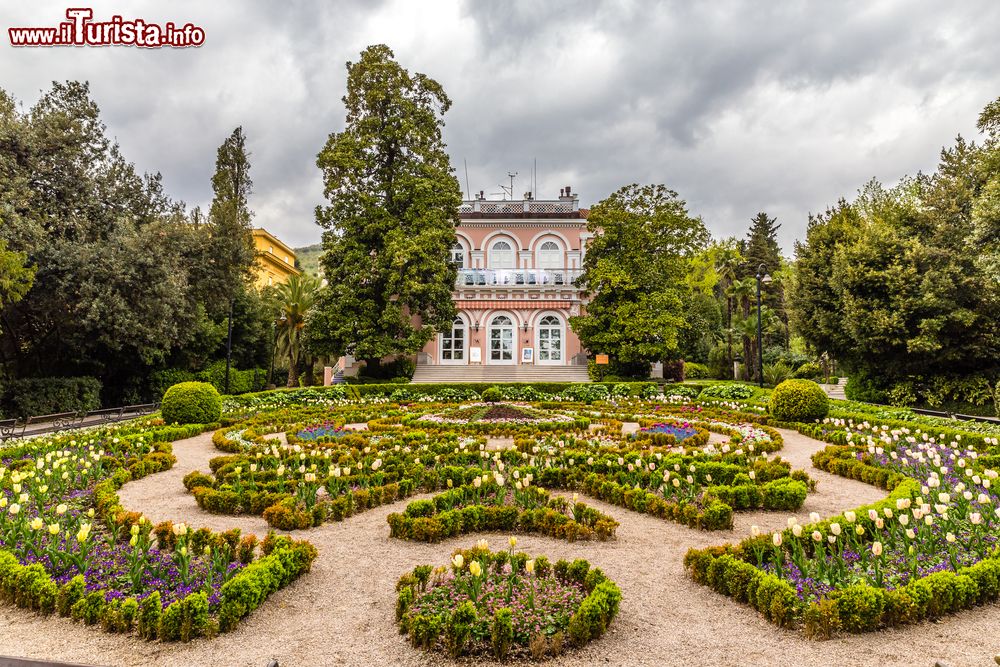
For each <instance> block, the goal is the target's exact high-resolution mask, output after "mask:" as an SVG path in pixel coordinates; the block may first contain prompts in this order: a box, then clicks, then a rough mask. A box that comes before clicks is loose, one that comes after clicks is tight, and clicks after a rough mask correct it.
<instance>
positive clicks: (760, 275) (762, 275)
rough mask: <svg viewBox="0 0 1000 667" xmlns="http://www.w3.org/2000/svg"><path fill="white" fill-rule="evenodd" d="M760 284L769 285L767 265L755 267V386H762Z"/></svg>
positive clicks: (762, 358) (762, 349) (762, 354)
mask: <svg viewBox="0 0 1000 667" xmlns="http://www.w3.org/2000/svg"><path fill="white" fill-rule="evenodd" d="M761 283H763V284H765V285H768V284H770V283H771V276H769V275H768V273H767V265H766V264H761V265H760V266H758V267H757V384H758V386H760V387H763V386H764V340H763V336H762V335H761V324H760V286H761Z"/></svg>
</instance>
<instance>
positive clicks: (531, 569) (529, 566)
mask: <svg viewBox="0 0 1000 667" xmlns="http://www.w3.org/2000/svg"><path fill="white" fill-rule="evenodd" d="M524 569H525V570H526V571H527V572H528V574H534V573H535V559H534V558H532V559H531V560H529V561H527V562H525V564H524Z"/></svg>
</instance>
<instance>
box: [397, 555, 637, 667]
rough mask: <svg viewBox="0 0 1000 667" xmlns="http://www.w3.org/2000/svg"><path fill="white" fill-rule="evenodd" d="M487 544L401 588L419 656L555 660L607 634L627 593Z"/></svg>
mask: <svg viewBox="0 0 1000 667" xmlns="http://www.w3.org/2000/svg"><path fill="white" fill-rule="evenodd" d="M510 545H511V548H510V550H509V551H498V552H493V551H490V550H489V546H488V544H487V543H486V541H485V540H480V542H479V543H478V544H477V546H476V547H475V548H473V549H468V550H465V551H459V552H456V553H455V555H454V556H453V558H452V561H451V564H450V566H449V567H438V568H433V567H432V566H430V565H423V566H420V567H417V568H415V569H414V570H413V572H411V573H409V574H406V575H404V576H403V577H402V578H401V579H400V580H399V583H398V584H397V585H396V590H397V591H398V592H399V594H398V598H397V603H396V620H397V621H398V622H399V629H400V632H401V633H403V634H406V635H407V636H408V638H409V640H410V642H411V643H412V644H413V645H414V646H415V647H419V648H425V649H429V650H436V651H445V652H447V653H448V654H449V655H451V656H452V657H455V658H457V657H460V656H463V655H487V654H491V655H493V656H494V657H496V658H498V659H500V660H503V659H506V658H523V657H529V656H530V657H532V658H534V659H536V660H537V659H542V658H545V657H548V656H555V655H558V654H560V653H562V652H563V651H564V650H565V649H567V648H570V647H576V646H582V645H584V644H586V643H587V642H589V641H591V640H593V639H597V638H598V637H600V636H601V635H602V634H604V632H605V631H606V630H607V628H608V626H609V625H610V624H611V621H612V620H613V619H614V617H615V616H616V615H617V613H618V607H619V604H620V602H621V591H620V590H619V588H618V586H616V585H615V584H614V582H612V581H611V580H610V579H608V578H607V577H606V576H605V575H604V573H603V572H601V571H600V570H599V569H597V568H591V567H590V564H589V563H588V562H587V561H585V560H575V561H573V562H567V561H563V560H561V561H558V562H556V563H554V564H551V563H550V562H549V560H548V559H547V558H545V557H544V556H539V557H536V558H530V557H529V556H528V555H527V554H524V553H514V547H515V546H516V540H515V539H513V538H512V539H511V541H510Z"/></svg>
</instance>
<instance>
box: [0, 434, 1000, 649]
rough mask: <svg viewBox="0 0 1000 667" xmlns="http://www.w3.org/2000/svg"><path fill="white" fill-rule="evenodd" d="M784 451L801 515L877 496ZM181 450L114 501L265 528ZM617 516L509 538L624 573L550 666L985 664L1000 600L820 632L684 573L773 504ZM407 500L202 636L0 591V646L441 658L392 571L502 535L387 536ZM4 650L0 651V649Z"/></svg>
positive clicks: (333, 537)
mask: <svg viewBox="0 0 1000 667" xmlns="http://www.w3.org/2000/svg"><path fill="white" fill-rule="evenodd" d="M783 435H784V437H785V449H784V451H783V452H782V453H783V455H784V456H785V457H786V458H788V459H789V460H791V461H792V462H793V464H794V465H795V466H797V467H806V468H808V469H809V472H810V474H811V475H813V476H814V477H815V478H816V479H817V480H818V481H819V487H818V489H817V493H816V494H814V495H810V497H809V500H808V502H807V504H806V506H805V507H804V508H803V509H802V510H801V511H800V512H799V513H798V514H799V516H800V517H803V518H804V516H805V515H806V514H807V513H808V512H810V511H816V512H820V513H821V514H830V513H834V512H837V511H840V510H843V509H847V508H850V507H855V506H857V505H860V504H862V503H865V502H870V501H873V500H876V499H878V498H879V497H881V495H882V494H881V492H880V491H878V490H877V489H873V488H872V487H870V486H867V485H865V484H861V483H859V482H854V481H851V480H847V479H842V478H839V477H834V476H831V475H827V474H824V473H822V472H820V471H816V470H814V469H811V467H810V466H809V460H808V457H809V454H811V453H812V452H813V451H815V450H816V449H818V448H820V447H822V446H823V445H822V443H819V442H817V441H814V440H810V439H809V438H806V437H804V436H801V435H799V434H798V433H794V432H788V431H783ZM174 452H175V453H176V454H177V457H178V463H177V465H176V466H175V467H174V468H173V469H172V470H170V471H167V472H164V473H160V474H158V475H154V476H152V477H148V478H146V479H143V480H139V481H137V482H134V483H131V484H128V485H127V486H126V487H125V488H124V489H122V492H121V496H122V501H123V503H124V504H125V506H126V507H129V508H131V509H135V510H142V511H143V512H145V513H146V514H147V516H150V517H151V518H152V519H153V520H155V521H159V520H163V519H173V520H183V521H186V522H188V523H191V524H193V525H194V526H200V525H207V526H210V527H212V528H214V529H223V528H229V527H232V526H240V527H241V528H242V529H243V530H244V531H252V532H257V533H258V534H261V533H263V532H264V531H265V530H266V526H265V525H264V522H263V520H261V519H260V518H257V517H225V516H212V515H208V514H205V513H203V512H201V511H200V510H198V508H197V506H196V505H195V503H194V500H193V499H192V498H191V496H190V495H189V494H187V493H186V492H185V491H184V488H183V486H182V485H181V478H182V477H183V476H184V475H185V474H186V473H187V472H188V471H190V470H194V469H199V468H200V469H202V470H207V469H208V465H207V461H208V459H209V458H211V457H213V456H216V455H218V452H216V451H215V450H214V449H213V448H212V444H211V436H210V434H205V435H201V436H198V437H195V438H191V439H189V440H185V441H181V442H177V443H175V445H174ZM588 502H591V503H592V504H593V505H595V506H597V507H598V508H600V509H601V510H602V511H604V512H607V513H609V514H611V515H613V516H614V517H615V518H616V519H617V520H618V521H619V522H620V523H621V526H620V528H619V529H618V539H617V540H616V541H614V542H608V543H593V544H588V543H576V544H567V543H565V542H561V541H557V540H553V539H547V538H541V537H533V536H524V537H521V538H519V542H518V548H519V549H524V550H525V551H528V552H530V553H535V554H546V555H548V556H549V557H551V558H576V557H582V558H587V559H588V560H590V561H591V562H592V563H593V564H595V565H597V566H600V567H601V568H603V569H604V571H605V572H606V573H607V574H608V575H609V576H610V577H612V578H613V579H614V580H615V581H616V582H618V584H619V585H620V586H621V588H622V590H623V593H624V600H623V602H622V606H621V613H620V614H619V616H618V618H617V619H616V620H615V622H614V623H613V624H612V628H611V630H610V631H609V633H608V634H607V635H606V636H605V637H604V638H602V639H601V640H599V641H597V642H594V643H592V644H590V645H589V646H587V647H585V648H583V649H581V650H579V651H574V652H571V653H569V654H567V655H564V656H562V657H559V658H557V659H555V660H553V661H551V663H549V664H552V665H560V666H562V665H593V664H608V665H685V666H686V665H804V666H824V667H825V666H827V665H872V664H878V665H880V667H889V666H893V665H899V666H904V665H905V666H907V667H909V666H913V665H927V666H928V667H930V665H933V664H934V662H935V661H936V660H943V661H945V662H946V663H947V664H949V665H953V666H958V665H969V666H972V665H987V664H991V663H992V655H993V654H994V653H995V652H996V651H997V650H998V649H1000V641H998V640H996V639H994V638H995V637H997V636H1000V613H998V610H997V608H996V607H995V606H993V605H991V606H987V607H982V608H978V609H975V610H972V611H968V612H963V613H961V614H958V615H956V616H953V617H950V618H947V619H945V620H944V621H942V622H939V623H925V624H920V625H916V626H911V627H908V628H904V629H901V630H894V631H887V632H880V633H874V634H869V635H861V636H852V637H846V638H843V639H835V640H832V641H828V642H813V641H808V640H806V639H805V638H804V637H802V635H801V634H799V633H796V632H792V631H785V630H781V629H779V628H776V627H774V626H773V625H771V624H770V623H768V622H766V621H765V620H764V619H763V618H762V617H761V616H760V615H759V614H757V613H756V612H754V611H753V610H751V609H750V608H748V607H745V606H742V605H739V604H736V603H734V602H733V601H731V600H730V599H728V598H726V597H723V596H721V595H717V594H715V593H713V592H712V591H710V590H709V589H707V588H705V587H702V586H698V585H696V584H694V583H692V582H691V581H690V580H689V579H688V578H687V576H686V575H685V574H684V571H683V568H682V566H681V559H682V557H683V555H684V552H685V551H686V550H687V549H688V548H689V547H692V546H706V545H710V544H721V543H723V542H726V541H732V540H736V539H739V538H741V537H742V536H744V535H745V534H747V533H748V532H749V527H750V525H751V524H752V523H756V524H758V525H760V526H761V527H762V528H764V529H768V528H778V527H782V526H784V524H785V519H786V517H785V515H781V514H775V513H754V514H741V515H739V516H738V519H737V522H736V529H735V530H734V531H731V532H721V533H720V532H716V533H704V532H701V531H695V530H691V529H688V528H684V527H682V526H679V525H677V524H675V523H670V522H666V521H660V520H657V519H653V518H650V517H646V516H644V515H640V514H636V513H633V512H629V511H626V510H623V509H621V508H618V507H613V506H608V505H605V504H603V503H600V502H597V501H593V500H588ZM405 504H406V503H405V502H399V503H396V504H394V505H391V506H387V507H383V508H380V509H376V510H371V511H369V512H367V513H365V514H362V515H361V516H357V517H354V518H352V519H350V520H348V521H345V522H343V523H339V524H328V525H325V526H323V527H321V528H317V529H313V530H311V531H304V533H303V536H304V537H307V538H308V539H309V540H311V541H312V542H313V543H314V544H315V545H316V546H317V547H318V548H319V552H320V555H319V558H318V559H317V561H316V563H315V565H314V567H313V570H312V572H311V573H310V574H308V575H306V576H304V577H302V578H300V579H299V580H298V581H297V582H295V583H294V584H293V585H291V586H290V587H288V588H286V589H284V590H282V591H279V592H278V593H276V594H275V595H274V596H272V597H271V599H269V600H268V601H267V602H266V603H265V604H264V606H263V607H262V608H261V609H259V610H258V611H257V612H255V613H254V614H253V615H252V616H251V617H250V618H248V619H246V620H245V621H244V622H243V623H242V624H241V625H240V626H239V628H238V629H237V630H236V631H234V632H232V633H230V634H227V635H224V636H221V637H218V638H216V639H213V640H197V641H194V642H192V643H190V644H186V645H184V644H161V643H150V642H143V641H139V640H137V639H135V638H133V637H123V636H118V635H109V634H106V633H103V632H101V631H99V630H96V629H93V628H85V627H83V626H80V625H76V624H74V623H72V622H70V621H68V620H66V619H61V618H44V617H41V616H37V615H33V614H31V613H28V612H26V611H24V610H20V609H16V608H14V607H12V606H9V605H0V654H6V655H16V656H23V657H32V658H45V659H50V660H63V661H69V662H79V663H87V664H100V665H146V664H150V663H152V664H156V665H158V666H159V665H164V666H173V665H177V666H181V665H185V666H186V665H247V666H261V667H263V666H264V665H266V664H267V663H268V661H269V660H270V659H272V658H274V659H277V660H278V661H279V664H280V665H282V666H291V665H444V664H448V663H449V662H450V661H448V660H446V659H444V658H442V657H440V656H438V655H435V654H428V653H425V652H421V651H417V650H415V649H412V648H411V647H410V646H409V645H408V644H407V643H406V642H405V640H404V639H403V638H402V637H400V636H399V635H398V634H397V633H396V631H395V626H394V621H393V612H394V602H395V595H394V591H393V586H394V584H395V581H396V579H397V578H398V577H399V576H400V575H401V574H402V573H403V572H406V571H408V570H410V569H411V568H413V567H414V566H415V565H418V564H421V563H434V564H438V563H444V562H445V561H446V559H447V558H448V556H449V555H450V554H451V552H452V550H454V549H455V548H457V547H467V546H471V545H472V544H473V543H474V542H475V540H476V539H479V538H480V537H486V538H488V539H489V540H490V542H491V543H492V544H493V545H495V546H499V545H503V544H506V540H507V535H500V534H487V535H469V536H465V537H462V538H457V539H454V540H450V541H448V542H444V543H442V544H437V545H429V544H417V543H408V542H401V541H398V540H389V538H388V533H389V530H388V527H387V525H386V523H385V516H386V515H387V514H388V513H390V512H396V511H401V510H402V508H403V507H404V506H405ZM0 662H2V660H0Z"/></svg>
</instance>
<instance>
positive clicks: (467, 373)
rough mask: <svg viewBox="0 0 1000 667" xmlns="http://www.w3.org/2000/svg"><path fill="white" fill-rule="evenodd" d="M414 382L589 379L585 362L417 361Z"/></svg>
mask: <svg viewBox="0 0 1000 667" xmlns="http://www.w3.org/2000/svg"><path fill="white" fill-rule="evenodd" d="M413 382H415V383H435V384H443V383H452V382H488V383H493V384H506V383H509V382H590V378H589V377H588V375H587V367H586V366H489V365H484V366H447V365H440V366H434V365H423V364H419V365H417V370H416V372H415V373H414V374H413Z"/></svg>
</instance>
